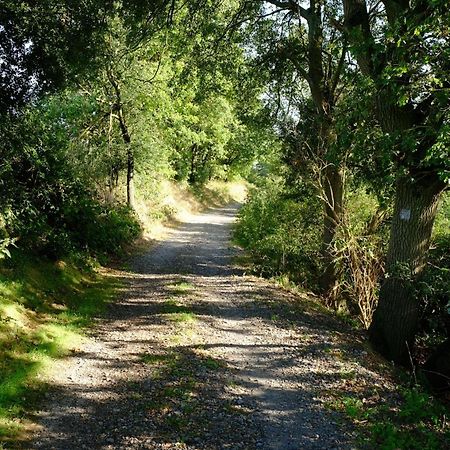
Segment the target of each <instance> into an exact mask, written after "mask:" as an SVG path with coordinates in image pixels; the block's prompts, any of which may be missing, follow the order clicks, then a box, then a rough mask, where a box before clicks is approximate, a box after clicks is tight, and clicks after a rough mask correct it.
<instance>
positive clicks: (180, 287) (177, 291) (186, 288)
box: [167, 280, 194, 295]
mask: <svg viewBox="0 0 450 450" xmlns="http://www.w3.org/2000/svg"><path fill="white" fill-rule="evenodd" d="M167 288H168V289H169V290H170V292H172V293H173V295H185V294H187V293H189V292H191V291H192V290H193V289H194V285H193V284H192V283H191V282H189V281H186V280H177V281H175V282H174V283H172V284H169V285H168V286H167Z"/></svg>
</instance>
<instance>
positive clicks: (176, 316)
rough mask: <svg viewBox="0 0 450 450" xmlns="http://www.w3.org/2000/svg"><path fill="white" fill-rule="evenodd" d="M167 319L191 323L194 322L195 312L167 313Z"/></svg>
mask: <svg viewBox="0 0 450 450" xmlns="http://www.w3.org/2000/svg"><path fill="white" fill-rule="evenodd" d="M168 319H169V320H171V321H172V322H177V323H192V322H195V320H196V319H195V314H194V313H192V312H178V313H172V314H169V316H168Z"/></svg>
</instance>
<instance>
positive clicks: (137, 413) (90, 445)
mask: <svg viewBox="0 0 450 450" xmlns="http://www.w3.org/2000/svg"><path fill="white" fill-rule="evenodd" d="M236 210H237V205H232V206H229V207H226V208H221V209H215V210H210V211H208V212H206V213H204V214H199V215H198V216H193V217H192V219H191V220H190V221H189V223H185V224H183V225H182V226H181V227H179V228H178V229H175V230H173V231H172V232H171V234H170V236H169V237H168V239H167V240H166V241H164V242H162V243H160V244H158V245H157V246H155V247H154V248H153V249H152V250H151V251H149V252H147V253H145V254H144V255H141V256H139V257H137V258H136V259H135V260H134V261H133V262H132V265H131V270H129V271H128V272H117V273H116V276H118V277H120V278H121V279H122V280H123V282H124V289H123V292H122V295H121V298H120V299H119V300H118V301H117V302H116V303H114V304H112V305H111V306H110V308H109V310H108V313H107V314H106V316H105V317H104V318H102V319H101V320H99V321H98V323H97V325H96V327H95V328H94V329H93V330H92V332H91V333H90V338H89V341H88V342H87V344H86V346H85V347H84V348H83V349H80V351H79V352H77V353H76V354H74V355H73V356H72V357H71V358H68V359H66V360H64V361H63V362H62V363H61V364H60V367H59V369H60V370H59V371H58V372H57V373H55V375H54V377H53V380H52V382H53V383H54V384H55V385H56V386H57V388H56V389H55V390H53V391H51V392H50V393H49V396H48V399H47V400H48V401H47V402H46V404H45V405H44V407H43V408H42V411H40V413H39V417H38V419H39V422H40V424H41V426H42V430H41V431H40V432H39V433H38V434H37V435H36V436H35V440H34V443H33V447H34V448H48V449H50V448H56V449H82V448H87V449H122V448H123V449H134V448H136V449H144V448H148V449H158V448H186V449H196V448H199V449H226V448H230V449H283V450H289V449H308V448H311V449H319V448H320V449H333V448H336V449H345V448H352V447H353V445H352V441H353V434H352V427H351V426H350V424H349V423H346V422H345V419H344V418H343V417H340V416H339V415H338V413H337V412H334V411H333V410H332V408H330V407H329V403H330V402H331V401H333V399H334V398H336V397H337V396H338V395H339V394H342V393H343V392H345V395H352V394H355V395H364V396H365V397H367V398H369V397H370V396H371V395H379V392H381V391H382V390H384V391H388V390H389V389H390V386H381V385H379V382H378V381H377V380H378V378H377V376H376V373H375V372H373V371H371V370H370V369H367V368H365V367H364V364H362V363H361V361H363V360H364V358H365V355H364V351H363V350H362V349H361V347H359V346H358V345H356V343H355V338H354V336H351V335H349V334H348V330H346V329H345V328H342V327H343V325H341V324H338V323H336V322H335V321H334V319H333V318H332V317H330V316H329V315H328V314H327V313H325V312H323V311H322V310H321V309H320V308H317V307H315V306H314V304H313V303H312V302H311V301H310V300H308V299H306V298H305V299H301V298H299V297H298V296H297V297H296V296H294V295H293V294H289V293H287V292H285V291H282V290H280V289H278V288H276V287H275V286H274V285H272V284H270V283H268V282H265V281H263V280H260V279H256V278H253V277H248V276H244V275H243V273H242V271H241V269H239V268H238V267H234V265H233V261H234V257H235V256H236V254H237V252H238V250H237V249H235V248H232V247H231V246H230V226H231V224H232V222H233V220H234V217H235V214H236ZM368 365H369V363H368Z"/></svg>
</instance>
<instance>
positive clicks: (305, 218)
mask: <svg viewBox="0 0 450 450" xmlns="http://www.w3.org/2000/svg"><path fill="white" fill-rule="evenodd" d="M318 203H319V202H318V201H317V200H316V199H315V198H314V197H309V198H308V197H305V198H304V199H303V200H302V201H296V200H293V199H292V198H289V195H288V193H287V192H286V191H285V190H284V187H283V183H282V182H281V180H279V179H278V180H277V179H270V178H268V179H266V180H264V184H263V185H262V186H259V187H258V188H257V189H253V190H252V191H251V192H250V195H249V200H248V202H247V203H246V204H245V205H244V206H243V207H242V209H241V211H240V213H239V223H238V224H237V226H236V230H235V239H236V240H237V242H238V243H239V244H241V245H242V246H244V247H245V248H246V249H248V250H249V251H250V252H251V254H252V255H253V257H254V259H255V262H256V265H257V268H258V270H259V271H260V272H261V273H263V274H266V275H279V274H288V275H289V276H290V277H291V278H292V279H293V280H295V281H298V282H300V283H302V284H305V285H309V286H314V284H315V282H316V276H317V273H318V272H319V268H318V255H319V250H320V238H321V236H320V232H319V233H318V229H320V225H319V221H320V217H319V216H318V215H317V214H316V213H315V212H316V211H317V208H318V207H319V208H320V206H318Z"/></svg>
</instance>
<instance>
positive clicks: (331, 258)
mask: <svg viewBox="0 0 450 450" xmlns="http://www.w3.org/2000/svg"><path fill="white" fill-rule="evenodd" d="M322 185H323V191H324V192H323V196H324V219H323V239H322V245H323V247H322V255H323V260H324V271H323V274H322V276H321V277H320V288H321V290H322V292H323V293H325V294H326V295H328V296H332V295H333V293H334V288H335V286H336V283H337V279H338V269H337V267H336V263H335V255H334V252H333V250H332V244H333V241H334V238H335V236H336V232H337V229H338V226H339V223H340V220H341V217H342V208H343V196H344V176H343V171H342V169H341V168H339V167H336V166H334V165H329V166H327V167H326V168H325V170H324V174H323V180H322Z"/></svg>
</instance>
